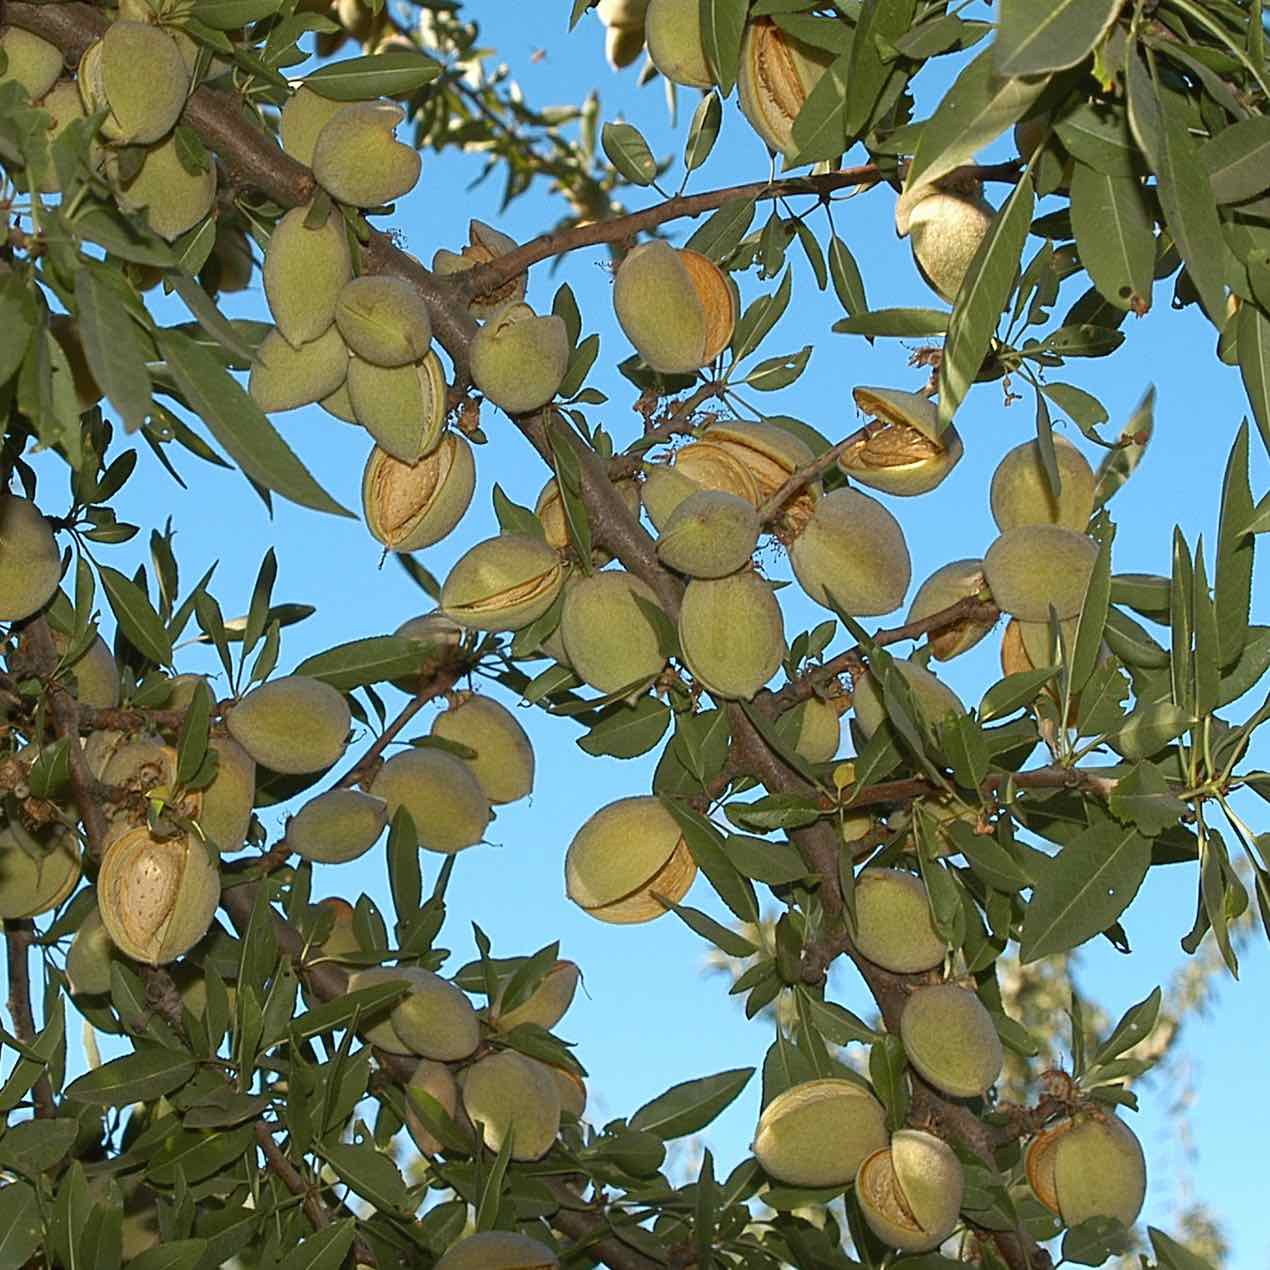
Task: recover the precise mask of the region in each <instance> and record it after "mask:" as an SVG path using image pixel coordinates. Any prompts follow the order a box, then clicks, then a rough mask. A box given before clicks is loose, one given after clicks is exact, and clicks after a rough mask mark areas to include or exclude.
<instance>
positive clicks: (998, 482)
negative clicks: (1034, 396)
mask: <svg viewBox="0 0 1270 1270" xmlns="http://www.w3.org/2000/svg"><path fill="white" fill-rule="evenodd" d="M1054 459H1055V463H1056V466H1057V468H1058V476H1059V494H1058V497H1057V498H1055V497H1054V492H1053V490H1052V489H1051V488H1050V484H1049V480H1048V478H1047V477H1046V475H1045V467H1044V463H1043V461H1042V458H1041V448H1040V446H1039V445H1038V444H1037V443H1036V442H1035V441H1025V442H1024V443H1023V444H1022V445H1016V446H1015V447H1014V449H1013V450H1010V451H1009V452H1008V453H1007V454H1006V456H1005V457H1004V458H1003V459H1002V460H1001V462H1000V463H998V464H997V469H996V471H995V472H993V474H992V485H991V488H990V490H989V498H990V499H991V502H992V518H993V520H995V521H996V522H997V528H998V529H1000V530H1001V531H1002V533H1004V532H1005V531H1006V530H1007V529H1015V528H1017V527H1018V526H1019V525H1062V526H1063V528H1064V529H1074V530H1076V531H1077V532H1079V533H1084V531H1085V526H1086V525H1087V524H1088V523H1089V517H1090V515H1091V514H1092V513H1093V509H1094V471H1093V468H1091V467H1090V466H1089V462H1088V460H1087V459H1086V458H1085V456H1084V455H1083V454H1082V453H1081V452H1080V451H1079V450H1078V449H1077V448H1076V447H1075V446H1074V445H1072V443H1071V442H1070V441H1067V440H1065V439H1064V438H1063V437H1055V438H1054Z"/></svg>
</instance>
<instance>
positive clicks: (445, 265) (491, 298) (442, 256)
mask: <svg viewBox="0 0 1270 1270" xmlns="http://www.w3.org/2000/svg"><path fill="white" fill-rule="evenodd" d="M467 232H468V244H467V246H466V247H464V248H463V249H462V250H461V251H457V252H455V251H446V250H444V249H443V250H441V251H438V252H437V253H436V255H434V256H433V257H432V272H433V273H439V274H441V275H443V276H444V275H448V274H455V273H462V272H463V270H465V269H472V268H474V267H475V266H477V265H487V264H490V263H491V262H492V261H495V260H497V259H498V257H499V256H505V255H507V253H508V252H509V251H514V250H515V249H516V240H515V239H514V238H509V237H508V236H507V235H506V234H503V233H500V232H499V231H498V230H497V229H495V228H494V227H493V226H492V225H487V224H485V222H484V221H479V220H474V221H471V222H470V223H469V224H468V231H467ZM528 285H529V275H528V274H527V273H522V274H518V275H517V276H516V277H514V278H512V279H511V281H510V282H504V283H503V284H502V286H500V287H496V288H495V289H494V290H492V291H488V292H480V293H479V294H477V295H474V296H473V297H472V298H471V299H470V300H469V301H468V303H467V310H468V312H469V313H470V314H471V315H472V316H473V317H475V318H487V317H489V316H490V314H492V313H496V312H497V311H498V310H499V309H501V308H502V307H503V305H505V304H510V303H511V302H512V301H513V300H523V299H524V298H525V290H526V288H527V286H528Z"/></svg>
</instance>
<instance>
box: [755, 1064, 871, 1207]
mask: <svg viewBox="0 0 1270 1270" xmlns="http://www.w3.org/2000/svg"><path fill="white" fill-rule="evenodd" d="M885 1145H886V1113H885V1112H884V1111H883V1110H882V1104H881V1103H879V1102H878V1100H877V1099H876V1098H874V1097H873V1095H872V1094H871V1093H870V1092H869V1091H868V1090H867V1089H863V1088H861V1086H860V1085H858V1084H857V1083H856V1082H855V1081H853V1080H846V1079H842V1078H839V1077H827V1078H825V1079H822V1080H809V1081H804V1082H803V1083H802V1084H801V1085H794V1086H793V1087H792V1088H790V1089H787V1090H785V1091H784V1093H781V1094H777V1096H776V1097H775V1098H773V1099H772V1101H771V1102H769V1103H768V1104H767V1106H766V1107H764V1108H763V1114H762V1115H761V1116H760V1117H759V1122H758V1129H757V1131H756V1132H755V1134H754V1146H753V1151H754V1156H755V1158H756V1159H757V1160H758V1162H759V1164H761V1165H762V1166H763V1170H764V1172H766V1173H767V1174H768V1176H769V1177H772V1178H775V1179H776V1181H778V1182H784V1183H785V1184H786V1185H787V1186H806V1187H822V1186H843V1185H845V1184H846V1183H847V1182H849V1181H850V1180H851V1179H852V1178H853V1177H855V1175H856V1170H857V1169H858V1168H859V1167H860V1163H861V1161H863V1160H864V1159H865V1158H866V1157H867V1156H869V1155H871V1154H872V1153H873V1152H874V1151H877V1150H879V1149H881V1148H882V1147H884V1146H885Z"/></svg>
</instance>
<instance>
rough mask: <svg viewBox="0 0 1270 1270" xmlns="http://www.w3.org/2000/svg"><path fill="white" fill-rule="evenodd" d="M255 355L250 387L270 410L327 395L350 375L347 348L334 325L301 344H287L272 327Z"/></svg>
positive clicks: (296, 404)
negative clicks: (297, 346) (295, 345)
mask: <svg viewBox="0 0 1270 1270" xmlns="http://www.w3.org/2000/svg"><path fill="white" fill-rule="evenodd" d="M256 359H257V360H256V363H255V365H253V366H252V368H251V375H250V377H249V378H248V380H247V390H248V392H250V393H251V396H252V399H253V400H254V401H255V403H256V404H257V405H258V406H259V407H260V408H261V410H263V411H265V412H266V413H268V414H272V413H273V412H274V411H275V410H294V409H295V408H296V407H297V406H305V405H308V404H309V402H311V401H318V400H319V399H321V398H322V397H328V396H330V394H331V393H333V392H334V391H335V390H336V389H337V388H338V387H339V386H340V385H341V384H342V383H343V382H344V380H345V379H346V378H347V376H348V349H347V348H345V347H344V341H343V340H342V339H340V333H339V331H337V330H336V329H335V327H334V326H331V327H328V328H327V329H326V330H325V331H323V333H322V334H321V335H319V336H318V337H317V339H315V340H310V341H309V342H308V343H307V344H301V345H300V347H299V348H293V347H292V346H291V345H290V344H288V343H287V341H286V340H285V339H283V337H282V335H281V333H280V332H278V331H270V332H269V334H268V335H266V336H265V338H264V339H263V340H262V341H261V343H260V347H259V349H257V351H256Z"/></svg>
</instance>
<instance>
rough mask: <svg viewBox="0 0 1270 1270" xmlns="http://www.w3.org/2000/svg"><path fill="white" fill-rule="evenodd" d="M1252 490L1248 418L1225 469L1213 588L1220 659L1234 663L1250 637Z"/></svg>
mask: <svg viewBox="0 0 1270 1270" xmlns="http://www.w3.org/2000/svg"><path fill="white" fill-rule="evenodd" d="M1252 515H1253V505H1252V490H1251V488H1250V487H1249V484H1248V420H1247V419H1244V420H1243V422H1242V423H1241V424H1240V426H1239V431H1238V432H1237V433H1236V434H1235V442H1234V445H1232V446H1231V448H1230V458H1229V459H1228V460H1227V461H1226V473H1225V476H1224V477H1223V479H1222V492H1221V518H1220V520H1219V522H1218V529H1217V577H1216V580H1215V581H1216V585H1215V586H1214V589H1213V601H1214V604H1215V606H1216V618H1217V644H1218V649H1219V654H1218V661H1219V662H1220V664H1221V666H1222V667H1228V666H1231V665H1233V664H1234V663H1235V662H1237V661H1238V660H1239V655H1240V653H1242V652H1243V649H1244V643H1245V641H1246V640H1247V637H1248V615H1249V612H1250V609H1251V605H1252V564H1253V555H1254V552H1255V549H1256V544H1255V541H1254V539H1252V538H1251V537H1245V536H1244V535H1243V534H1242V533H1241V531H1240V527H1241V526H1244V525H1247V524H1248V522H1249V521H1250V520H1251V519H1252Z"/></svg>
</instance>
